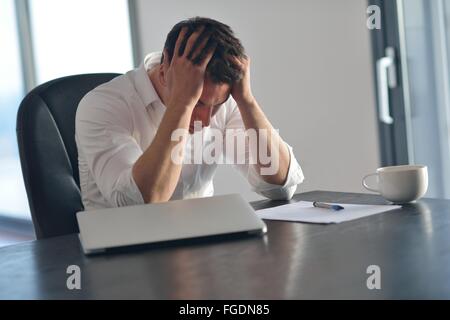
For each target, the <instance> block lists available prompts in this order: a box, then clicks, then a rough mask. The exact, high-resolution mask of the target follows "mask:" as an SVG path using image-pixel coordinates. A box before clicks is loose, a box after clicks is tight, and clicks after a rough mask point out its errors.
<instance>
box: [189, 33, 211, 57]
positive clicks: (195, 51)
mask: <svg viewBox="0 0 450 320" xmlns="http://www.w3.org/2000/svg"><path fill="white" fill-rule="evenodd" d="M211 34H212V32H211V31H210V30H205V31H203V32H202V34H201V35H200V36H199V37H198V38H197V40H196V41H195V43H194V45H193V46H192V49H191V52H189V54H188V56H187V58H188V59H189V60H192V61H195V60H196V58H197V57H198V56H199V55H200V54H201V53H202V51H203V49H204V48H205V46H206V45H207V43H208V40H209V38H210V37H211Z"/></svg>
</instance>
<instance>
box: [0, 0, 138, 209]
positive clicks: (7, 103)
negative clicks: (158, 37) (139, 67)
mask: <svg viewBox="0 0 450 320" xmlns="http://www.w3.org/2000/svg"><path fill="white" fill-rule="evenodd" d="M18 18H20V19H25V21H26V24H25V25H26V26H29V30H27V31H28V32H26V34H27V35H29V37H27V36H23V37H21V36H20V35H22V34H24V33H23V32H22V31H23V30H22V29H21V28H24V25H23V23H18ZM22 22H23V21H22ZM131 31H132V30H131V26H130V15H129V8H128V1H127V0H1V1H0V45H1V48H2V50H1V51H0V68H1V70H2V72H1V73H0V215H8V216H14V217H21V218H23V217H25V218H29V208H28V201H27V198H26V192H25V188H24V184H23V178H22V173H21V170H20V161H19V154H18V150H17V140H16V132H15V128H16V116H17V109H18V106H19V104H20V101H21V100H22V99H23V97H24V96H25V94H26V92H29V91H30V90H31V89H32V88H33V86H34V85H39V84H41V83H44V82H46V81H49V80H52V79H55V78H58V77H62V76H67V75H72V74H80V73H96V72H119V73H123V72H126V71H128V70H130V69H132V68H133V45H132V37H131ZM21 57H24V58H23V59H22V58H21Z"/></svg>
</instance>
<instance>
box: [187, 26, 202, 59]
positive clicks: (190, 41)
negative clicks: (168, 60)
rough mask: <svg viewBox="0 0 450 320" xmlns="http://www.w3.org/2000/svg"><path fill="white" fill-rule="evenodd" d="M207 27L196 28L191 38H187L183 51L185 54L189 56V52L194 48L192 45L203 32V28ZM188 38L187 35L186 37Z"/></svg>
mask: <svg viewBox="0 0 450 320" xmlns="http://www.w3.org/2000/svg"><path fill="white" fill-rule="evenodd" d="M204 29H205V26H200V28H198V29H197V30H195V31H194V32H193V33H192V34H191V35H190V36H189V39H187V43H186V47H185V48H184V51H183V56H185V57H186V58H187V56H188V55H189V53H190V52H191V50H192V46H193V45H194V43H195V42H196V41H197V39H198V37H199V36H200V35H201V34H202V32H203V30H204ZM186 38H187V37H186Z"/></svg>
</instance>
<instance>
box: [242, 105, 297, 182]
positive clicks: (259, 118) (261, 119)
mask: <svg viewBox="0 0 450 320" xmlns="http://www.w3.org/2000/svg"><path fill="white" fill-rule="evenodd" d="M238 107H239V111H240V113H241V117H242V120H243V122H244V125H245V128H246V129H247V130H248V129H254V130H256V133H257V134H256V137H257V146H256V153H257V154H256V155H255V156H256V159H257V161H256V165H255V166H256V169H257V171H258V172H261V169H262V168H263V167H268V166H271V167H273V166H275V168H278V170H276V172H275V173H274V174H270V175H263V174H262V175H261V177H262V178H263V180H264V181H266V182H268V183H271V184H277V185H283V184H284V183H285V181H286V179H287V175H288V172H289V162H290V156H289V151H288V149H287V147H286V145H285V143H284V142H283V141H282V139H281V138H280V136H279V135H278V133H277V132H276V131H275V129H274V128H273V127H272V125H271V123H270V122H269V120H268V119H267V117H266V116H265V114H264V112H263V111H262V109H261V108H260V106H259V104H258V102H257V101H256V100H255V99H249V100H248V101H242V102H241V101H239V102H238ZM259 130H264V131H265V133H267V134H265V135H264V134H261V133H260V131H259ZM264 131H263V132H264ZM262 139H266V141H262ZM263 147H265V148H267V149H266V150H260V148H263ZM272 148H277V150H272ZM261 154H266V155H268V156H270V160H271V163H269V164H267V163H263V162H262V161H261V157H260V155H261ZM273 161H275V162H278V165H277V163H272V162H273Z"/></svg>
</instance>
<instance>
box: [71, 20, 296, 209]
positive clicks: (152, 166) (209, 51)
mask: <svg viewBox="0 0 450 320" xmlns="http://www.w3.org/2000/svg"><path fill="white" fill-rule="evenodd" d="M179 130H182V131H183V130H184V131H185V132H186V135H184V136H183V135H181V139H174V133H175V132H177V131H179ZM229 130H241V131H243V130H246V132H250V131H254V132H257V133H260V132H262V133H264V132H266V134H257V135H253V137H255V136H256V140H255V139H254V140H253V142H251V143H250V142H249V139H248V137H247V139H246V140H244V141H245V142H246V143H245V146H244V148H242V146H239V145H237V146H233V149H232V151H236V150H237V151H236V152H230V150H229V149H228V148H227V149H226V150H225V151H223V150H215V151H214V152H215V153H216V154H215V156H217V155H220V156H223V157H224V158H226V159H228V160H227V162H233V163H234V164H235V166H236V168H237V169H238V170H239V171H240V172H241V173H242V174H243V175H244V176H245V177H246V178H247V179H248V181H249V183H250V184H251V185H252V187H253V190H254V191H255V192H257V193H259V194H261V195H264V196H266V197H268V198H270V199H290V198H291V197H292V195H293V193H294V192H295V190H296V186H297V184H299V183H301V182H302V181H303V173H302V170H301V168H300V166H299V164H298V163H297V161H296V159H295V157H294V154H293V152H292V148H291V147H289V146H288V145H287V144H286V143H285V142H283V141H282V140H281V138H280V137H279V135H278V134H277V133H276V132H275V131H274V129H273V127H272V125H271V124H270V122H269V121H268V119H267V118H266V116H265V115H264V113H263V111H262V109H261V108H260V106H259V104H258V103H257V101H256V99H255V98H254V96H253V94H252V91H251V88H250V59H249V58H247V57H246V55H245V54H244V49H243V47H242V45H241V43H240V41H239V40H238V39H237V38H236V37H235V36H234V34H233V32H232V30H231V29H230V27H228V26H227V25H224V24H222V23H220V22H218V21H215V20H212V19H208V18H199V17H197V18H192V19H188V20H185V21H182V22H180V23H178V24H177V25H175V26H174V27H173V29H172V30H171V31H170V33H169V34H168V36H167V40H166V43H165V45H164V51H163V53H162V54H161V53H152V54H150V55H148V56H147V57H146V59H145V61H144V63H143V64H142V65H141V66H140V67H139V68H137V69H135V70H132V71H130V72H128V73H126V74H125V75H122V76H119V77H117V78H115V79H113V80H112V81H110V82H108V83H106V84H103V85H101V86H99V87H97V88H95V89H94V90H93V91H91V92H89V93H88V94H87V95H86V96H85V97H84V98H83V99H82V101H81V102H80V104H79V107H78V111H77V115H76V137H75V138H76V142H77V147H78V156H79V170H80V185H81V192H82V198H83V204H84V206H85V209H86V210H90V209H94V208H105V207H117V206H126V205H133V204H143V203H154V202H164V201H168V200H171V199H186V198H192V197H205V196H211V195H213V193H214V188H213V183H212V182H213V181H212V180H213V176H214V172H215V170H216V168H217V165H218V164H217V163H205V162H204V161H202V162H200V163H199V162H198V161H197V162H194V163H192V159H193V158H195V156H194V157H193V156H192V154H196V153H197V150H198V148H199V147H200V149H202V148H203V147H205V146H210V145H211V144H212V143H213V142H214V141H213V140H214V139H213V138H212V137H213V136H215V137H216V139H217V138H222V137H223V138H224V141H223V144H224V145H228V144H229V142H230V141H229V140H230V139H233V141H231V142H237V143H238V144H239V141H238V140H239V139H238V138H237V137H236V136H233V135H228V133H227V131H229ZM217 132H219V133H220V135H217V134H214V133H217ZM198 133H200V135H201V136H200V140H199V139H196V138H195V137H194V136H195V135H197V134H198ZM193 137H194V138H193ZM230 137H231V138H230ZM227 139H228V141H227ZM195 141H197V142H198V141H200V142H201V143H200V146H199V145H198V143H197V145H195V143H193V142H195ZM241 142H242V140H241ZM241 144H242V143H241ZM239 150H240V151H239ZM218 152H219V153H220V152H222V154H218ZM264 152H265V153H264ZM230 153H231V155H230ZM262 154H267V155H269V156H270V160H271V161H270V163H268V162H267V161H263V160H264V157H262ZM239 156H243V158H244V160H245V161H243V162H242V161H241V162H239V161H238V160H236V158H239ZM230 158H231V159H230ZM255 158H256V159H255ZM251 159H254V161H253V162H252V161H250V160H251ZM180 160H182V161H180ZM197 160H198V157H197ZM200 160H201V159H200ZM236 161H237V162H236ZM267 167H271V168H275V170H272V171H270V170H269V171H267V170H266V173H265V174H264V169H267ZM267 172H269V173H267Z"/></svg>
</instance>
